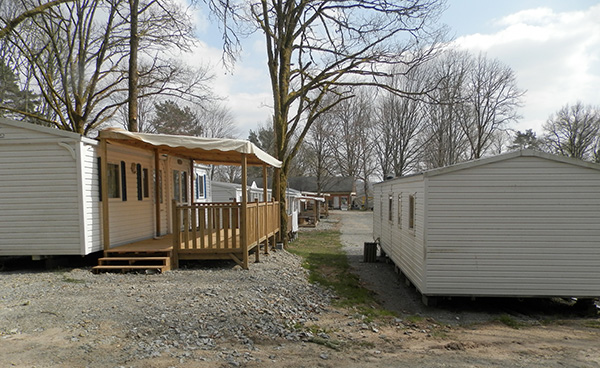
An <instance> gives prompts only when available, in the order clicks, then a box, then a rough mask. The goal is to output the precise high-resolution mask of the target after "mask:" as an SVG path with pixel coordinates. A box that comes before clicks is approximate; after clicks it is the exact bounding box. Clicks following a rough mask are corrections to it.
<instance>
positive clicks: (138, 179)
mask: <svg viewBox="0 0 600 368" xmlns="http://www.w3.org/2000/svg"><path fill="white" fill-rule="evenodd" d="M135 178H136V183H137V198H138V201H141V200H142V199H144V189H143V188H142V182H143V178H142V165H140V164H136V165H135Z"/></svg>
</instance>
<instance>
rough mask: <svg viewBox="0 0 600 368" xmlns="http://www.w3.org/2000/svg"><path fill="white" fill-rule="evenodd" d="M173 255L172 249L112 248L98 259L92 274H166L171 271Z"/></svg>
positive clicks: (154, 247) (129, 246)
mask: <svg viewBox="0 0 600 368" xmlns="http://www.w3.org/2000/svg"><path fill="white" fill-rule="evenodd" d="M132 245H135V244H132ZM172 253H173V252H172V249H171V247H156V246H152V247H144V246H133V247H132V246H131V245H128V246H122V247H117V248H112V249H109V250H107V251H105V256H104V257H102V258H99V259H98V265H97V266H94V267H93V268H92V272H94V273H99V272H109V271H110V272H121V273H125V272H132V271H156V272H164V271H168V270H170V269H171V265H172V259H171V258H172Z"/></svg>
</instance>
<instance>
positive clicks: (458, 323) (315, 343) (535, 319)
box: [0, 211, 600, 368]
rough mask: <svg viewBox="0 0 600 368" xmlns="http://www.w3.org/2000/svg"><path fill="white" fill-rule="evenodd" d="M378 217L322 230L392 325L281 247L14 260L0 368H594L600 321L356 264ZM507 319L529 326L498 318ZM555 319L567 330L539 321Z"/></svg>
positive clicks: (4, 274) (2, 318) (350, 217)
mask: <svg viewBox="0 0 600 368" xmlns="http://www.w3.org/2000/svg"><path fill="white" fill-rule="evenodd" d="M371 216H372V214H371V213H365V212H347V211H344V212H333V213H332V214H331V215H330V217H329V218H328V219H325V220H324V221H322V222H321V224H320V225H319V228H318V229H339V230H340V231H341V234H342V242H343V244H344V249H345V251H346V252H347V253H348V257H349V260H350V263H351V265H352V267H353V268H354V270H355V271H356V273H357V274H358V275H359V276H360V278H361V281H362V282H363V283H364V285H365V286H366V287H368V288H370V289H371V290H373V292H374V293H376V295H377V297H378V299H379V301H380V302H381V304H382V305H383V306H385V307H386V308H388V309H390V310H393V311H395V312H396V317H390V318H389V319H387V320H382V321H376V322H373V321H369V320H368V319H366V318H365V316H362V315H360V314H359V313H357V312H356V311H354V310H353V309H352V308H349V309H347V310H346V309H339V308H335V307H333V306H332V305H331V301H332V299H333V298H335V295H332V294H331V293H330V292H329V291H327V290H325V289H323V288H321V287H319V286H317V285H311V284H309V283H308V282H307V277H306V271H305V270H304V269H303V268H302V267H301V266H300V265H301V260H300V259H299V258H298V257H296V256H295V255H292V254H290V253H288V252H286V251H283V250H281V251H277V252H271V254H270V255H269V256H263V257H261V262H260V263H257V264H251V266H250V270H248V271H243V270H241V269H240V268H239V267H237V266H235V264H234V263H232V262H204V263H203V262H195V263H189V264H187V268H182V269H179V270H174V271H169V272H165V273H164V274H99V275H94V274H92V273H91V272H90V268H91V266H90V265H85V264H84V265H81V266H78V267H77V268H73V266H71V267H65V268H62V269H58V270H50V271H48V270H43V269H35V268H32V266H31V263H24V264H17V263H15V262H14V260H9V261H8V263H5V265H4V269H3V268H2V265H1V264H0V367H115V368H116V367H201V368H204V367H265V366H269V367H286V368H288V367H298V368H299V367H332V368H342V367H343V368H348V367H365V366H369V367H415V366H418V367H482V366H495V367H506V368H508V367H543V368H553V367H600V346H598V341H599V339H600V333H599V331H600V328H599V327H600V320H598V319H597V317H587V318H580V317H573V316H572V315H571V314H570V312H566V313H565V312H564V311H562V310H560V309H557V308H554V309H552V308H551V309H547V304H539V305H538V304H535V305H534V306H531V304H528V306H527V308H522V307H521V304H520V302H519V303H516V302H515V301H514V300H513V301H510V302H503V301H498V300H494V301H493V302H486V301H483V302H481V301H475V302H471V301H468V302H465V301H460V302H456V301H452V302H447V303H442V305H441V306H440V307H437V308H428V307H425V306H423V305H422V304H421V303H420V296H419V295H418V293H416V292H415V290H414V289H413V288H411V287H408V286H406V285H405V284H404V283H403V282H400V280H399V278H398V276H397V275H396V274H395V273H394V269H393V266H392V265H390V264H387V263H385V262H383V260H381V259H380V260H379V262H376V263H363V262H362V250H363V243H364V242H366V241H372V235H371V222H372V217H371ZM306 231H310V230H306ZM300 236H302V234H300ZM505 313H509V314H510V317H511V318H514V319H516V320H517V321H520V322H525V323H527V326H528V327H527V328H525V329H515V328H511V327H507V326H506V325H503V324H500V323H497V322H493V321H494V319H497V318H498V316H499V315H500V314H505ZM557 313H558V314H559V318H560V319H559V322H557V323H551V324H547V323H542V322H541V321H543V320H544V319H548V318H556V317H555V315H556V314H557ZM490 321H492V322H490ZM484 322H485V323H484Z"/></svg>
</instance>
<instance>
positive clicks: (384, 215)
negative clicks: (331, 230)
mask: <svg viewBox="0 0 600 368" xmlns="http://www.w3.org/2000/svg"><path fill="white" fill-rule="evenodd" d="M424 190H425V188H424V182H423V178H422V176H414V177H410V178H403V179H396V180H390V181H385V182H383V183H379V184H376V185H375V186H374V193H375V203H374V208H373V233H374V236H375V237H376V238H377V237H379V239H380V243H381V247H382V249H383V250H384V251H385V252H386V254H387V255H388V256H389V257H390V259H392V261H393V262H394V264H396V266H398V267H399V268H400V269H401V270H402V272H403V273H404V274H405V275H406V276H407V277H408V278H409V279H410V280H411V281H412V283H413V284H415V286H416V287H417V288H418V289H419V291H421V292H422V293H426V292H427V290H426V283H425V259H424V255H425V232H424V230H425V227H424V224H425V217H424V210H425V206H424V204H425V201H424ZM400 193H402V216H401V219H402V227H401V228H400V226H398V195H399V194H400ZM390 195H392V201H391V202H392V221H390V220H389V202H390V201H389V196H390ZM410 195H416V212H415V227H414V229H409V227H408V221H409V220H408V214H409V196H410Z"/></svg>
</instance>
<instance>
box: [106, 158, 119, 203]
mask: <svg viewBox="0 0 600 368" xmlns="http://www.w3.org/2000/svg"><path fill="white" fill-rule="evenodd" d="M107 176H108V178H107V179H108V180H107V181H108V198H120V197H121V191H120V188H121V185H120V181H119V178H120V173H119V165H117V164H108V172H107Z"/></svg>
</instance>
